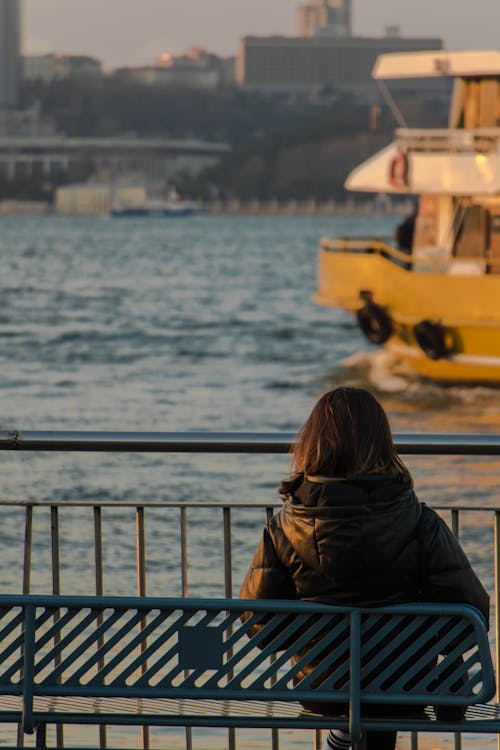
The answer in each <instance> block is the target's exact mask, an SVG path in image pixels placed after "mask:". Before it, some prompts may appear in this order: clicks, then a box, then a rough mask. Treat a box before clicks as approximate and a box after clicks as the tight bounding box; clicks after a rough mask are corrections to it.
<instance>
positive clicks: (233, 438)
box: [0, 430, 500, 456]
mask: <svg viewBox="0 0 500 750" xmlns="http://www.w3.org/2000/svg"><path fill="white" fill-rule="evenodd" d="M294 440H295V434H294V433H291V432H92V431H89V432H85V431H37V430H27V431H25V432H20V431H18V430H0V450H20V451H56V450H57V451H113V452H136V453H287V452H288V451H289V450H290V446H291V445H292V443H293V441H294ZM394 442H395V444H396V448H397V450H398V451H399V452H400V453H403V454H408V455H409V454H413V455H420V454H421V455H438V454H439V455H457V456H458V455H471V456H497V455H500V435H499V434H493V435H480V434H473V433H466V434H454V433H443V434H440V433H428V434H395V435H394Z"/></svg>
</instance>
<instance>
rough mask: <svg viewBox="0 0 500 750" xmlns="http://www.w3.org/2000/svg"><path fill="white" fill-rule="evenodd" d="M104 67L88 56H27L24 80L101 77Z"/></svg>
mask: <svg viewBox="0 0 500 750" xmlns="http://www.w3.org/2000/svg"><path fill="white" fill-rule="evenodd" d="M101 75H102V66H101V62H100V61H99V60H96V59H95V58H94V57H88V56H87V55H64V54H60V53H54V52H51V53H48V54H45V55H25V56H24V57H23V78H24V79H25V80H27V81H44V82H45V83H50V82H51V81H55V80H60V79H63V78H71V77H73V76H91V77H99V76H101Z"/></svg>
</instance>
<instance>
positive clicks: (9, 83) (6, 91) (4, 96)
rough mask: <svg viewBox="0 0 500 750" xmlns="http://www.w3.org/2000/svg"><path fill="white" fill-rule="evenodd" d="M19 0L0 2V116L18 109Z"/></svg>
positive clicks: (0, 0) (2, 0) (19, 58)
mask: <svg viewBox="0 0 500 750" xmlns="http://www.w3.org/2000/svg"><path fill="white" fill-rule="evenodd" d="M20 2H21V0H0V115H2V114H3V115H5V114H7V113H8V112H11V111H12V110H16V109H18V108H19V87H20V80H21V10H20Z"/></svg>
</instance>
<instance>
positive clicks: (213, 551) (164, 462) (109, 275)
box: [0, 216, 500, 595]
mask: <svg viewBox="0 0 500 750" xmlns="http://www.w3.org/2000/svg"><path fill="white" fill-rule="evenodd" d="M397 222H398V219H397V218H388V217H380V218H376V217H375V218H334V217H329V218H316V217H314V218H312V217H311V218H306V217H288V218H287V217H262V216H259V217H234V216H231V217H224V216H222V217H215V216H200V217H194V218H177V219H168V218H164V219H159V218H157V219H138V218H129V219H113V218H86V217H82V218H62V217H41V218H25V217H23V218H15V217H12V218H2V219H1V221H0V264H1V265H0V269H1V271H0V279H1V287H0V295H1V301H2V304H1V308H0V429H4V430H18V431H20V432H22V431H24V430H124V431H134V430H137V431H168V432H176V431H183V432H186V431H208V432H210V431H218V432H223V431H238V432H239V431H241V432H253V431H255V432H274V431H289V432H294V431H296V430H297V429H298V428H299V427H300V425H301V423H302V422H303V421H304V420H305V418H306V417H307V415H308V413H309V410H310V409H311V407H312V405H313V404H314V402H315V400H316V399H317V397H318V396H319V395H320V394H321V393H323V392H324V391H325V390H327V389H329V388H331V387H334V386H335V385H338V384H340V383H345V384H356V385H368V386H369V387H370V388H371V389H372V390H373V391H374V392H375V393H376V395H377V396H378V397H379V398H380V400H381V401H382V403H383V404H384V406H385V407H386V409H387V411H388V413H389V417H390V420H391V424H392V427H393V430H394V431H395V432H402V433H404V432H473V433H474V432H500V400H499V392H498V391H497V390H496V389H494V388H485V387H480V388H479V387H477V388H475V387H468V388H465V387H458V386H457V387H444V386H439V385H436V384H429V383H422V382H419V381H414V380H413V381H409V382H408V383H406V384H401V383H400V382H398V383H397V384H396V386H397V387H396V386H395V385H394V379H393V378H392V377H391V375H390V373H389V374H388V373H383V374H382V375H380V377H379V379H378V381H377V380H375V381H374V380H373V379H372V380H370V381H368V380H367V377H368V375H367V373H368V366H367V363H369V362H370V361H371V360H372V359H373V356H374V354H375V351H376V350H375V349H374V347H373V346H372V345H371V344H369V343H368V342H367V341H366V340H365V339H364V338H363V337H362V334H361V333H360V331H359V330H358V328H357V325H356V322H355V320H354V319H353V318H352V317H350V316H349V315H348V314H347V313H345V312H343V311H339V310H335V309H325V308H321V307H318V306H316V305H314V304H313V302H312V299H311V298H312V295H313V292H314V289H315V278H316V259H317V251H318V244H319V241H320V238H321V237H323V236H365V237H374V236H384V237H391V236H392V235H393V234H394V229H395V225H396V223H397ZM407 463H408V465H409V467H410V469H411V470H412V472H413V473H414V475H415V479H416V487H417V491H418V493H419V495H420V496H421V498H422V499H425V500H426V501H427V502H428V503H429V504H430V505H433V504H439V505H445V506H446V505H449V506H451V505H456V504H463V505H468V506H473V507H477V508H481V507H485V506H486V507H494V506H496V505H498V503H499V487H500V472H499V467H498V461H496V460H495V459H485V458H479V459H478V458H476V459H474V458H465V459H464V458H463V457H437V458H436V457H434V458H432V459H430V458H426V457H407ZM288 470H289V458H288V457H287V456H286V455H278V456H249V455H236V456H223V455H218V454H208V455H202V454H193V455H190V454H181V455H174V454H172V455H162V454H137V455H133V454H132V455H129V454H127V455H122V454H118V455H115V454H104V453H100V454H99V453H91V454H89V453H87V454H81V453H64V452H55V453H41V452H32V453H28V452H26V453H24V452H19V453H12V452H0V487H1V490H0V493H1V494H0V496H1V497H2V498H3V499H9V500H14V501H25V500H33V501H34V500H48V501H50V500H51V501H56V502H63V503H67V504H70V503H72V502H76V501H82V500H84V501H98V502H99V501H106V502H109V503H111V504H116V511H115V512H114V514H113V512H112V511H109V512H108V518H107V520H108V523H107V527H106V528H107V531H106V532H105V538H104V543H105V573H106V576H105V593H109V594H133V593H134V591H135V578H134V565H135V537H134V533H135V532H134V522H135V521H134V515H133V512H131V511H129V510H125V509H124V508H123V507H122V505H121V503H124V502H129V501H130V502H134V503H138V504H140V502H141V501H153V502H158V503H161V502H162V501H175V502H177V501H199V502H202V503H207V504H209V503H215V504H219V503H220V504H222V503H224V502H227V501H239V502H245V503H248V504H249V505H250V506H251V505H252V503H257V502H266V503H267V502H269V504H275V505H277V506H279V497H278V494H277V491H276V487H277V486H278V484H279V481H280V479H281V478H282V477H283V476H285V475H286V474H287V472H288ZM0 511H1V513H2V525H1V528H0V562H1V564H2V579H3V591H4V592H6V593H15V592H19V591H20V587H21V575H22V573H21V563H22V542H23V515H22V512H21V511H18V510H16V509H5V508H3V509H0ZM190 518H191V519H193V526H192V528H191V527H190V533H189V540H188V542H189V559H190V568H189V575H190V586H191V589H190V591H191V592H194V593H196V594H202V593H207V594H213V595H221V594H222V592H223V585H224V584H223V572H222V562H223V561H222V540H221V533H220V530H221V520H220V516H217V518H214V516H213V512H212V511H210V512H208V510H207V511H206V512H204V510H203V508H202V509H196V510H193V512H192V513H191V516H190ZM467 521H468V524H467V528H466V529H465V530H464V532H463V533H462V537H461V539H462V541H463V543H464V546H465V547H466V550H467V552H468V554H469V555H470V557H471V559H472V561H473V563H474V565H475V567H476V569H477V570H478V572H479V573H480V574H481V576H482V577H483V579H484V580H486V581H487V583H488V584H489V585H490V586H491V584H492V561H493V537H492V532H491V523H490V526H489V528H488V530H487V531H485V523H487V519H486V517H485V516H484V514H483V513H482V512H481V511H479V510H478V512H477V513H472V514H471V515H469V516H468V517H467ZM262 522H263V512H262V511H261V510H260V511H259V512H258V513H257V512H253V511H252V509H251V507H250V508H249V509H247V510H245V511H242V515H241V516H240V517H239V518H238V519H237V520H236V521H235V524H234V528H233V543H234V551H233V564H234V590H235V592H236V593H237V589H238V586H239V583H240V582H241V578H242V576H243V574H244V571H245V568H246V566H247V565H248V563H249V561H250V559H251V555H252V553H253V550H254V548H255V545H256V544H257V541H258V538H259V535H260V528H261V526H262ZM40 523H41V527H40V528H39V529H37V527H36V526H35V531H34V542H33V543H34V555H33V571H32V590H34V591H46V590H50V585H51V580H50V528H49V521H48V517H47V516H44V517H43V518H42V519H41V521H40ZM92 533H93V532H92V523H91V519H90V517H89V515H88V513H87V511H86V509H81V508H78V507H76V508H74V509H71V511H70V510H68V513H67V514H66V515H65V516H64V518H62V520H61V540H62V541H61V545H62V551H61V557H62V560H63V564H62V572H61V575H62V578H61V590H62V591H63V593H92V590H93V588H92V587H93V579H92V562H93V561H92V551H91V540H92ZM177 537H178V521H177V515H175V514H174V513H173V511H170V510H153V511H151V512H150V513H149V515H148V551H147V554H148V566H149V567H148V593H149V594H151V595H179V587H180V583H179V581H180V575H179V569H180V566H179V551H178V544H177Z"/></svg>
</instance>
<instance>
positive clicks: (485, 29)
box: [22, 0, 500, 67]
mask: <svg viewBox="0 0 500 750" xmlns="http://www.w3.org/2000/svg"><path fill="white" fill-rule="evenodd" d="M22 2H23V4H24V51H25V52H26V53H37V52H49V51H57V52H72V53H86V54H90V55H93V56H95V57H97V58H99V59H100V60H101V61H102V62H103V63H104V65H105V66H107V67H115V66H119V65H137V64H141V63H149V62H152V60H153V59H154V58H156V57H158V56H159V55H160V54H161V53H162V52H173V53H179V52H182V51H184V50H185V49H187V48H188V47H190V46H192V45H196V46H201V47H205V48H206V49H208V50H210V51H212V52H217V53H219V54H224V55H231V54H234V53H235V52H236V51H237V48H238V40H239V38H240V37H241V36H243V35H244V34H258V35H259V34H260V35H265V34H271V33H276V34H285V35H293V34H295V33H296V27H297V12H296V9H297V7H298V5H300V4H301V3H300V0H22ZM387 24H396V25H399V26H400V29H401V34H402V35H404V36H437V37H441V38H443V39H444V41H445V45H446V47H447V48H448V49H464V48H470V49H472V48H491V49H498V48H500V44H499V41H498V39H499V31H500V0H353V26H354V32H355V33H356V34H360V35H363V36H369V35H372V36H378V35H379V34H381V33H382V32H383V30H384V27H385V26H386V25H387Z"/></svg>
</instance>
